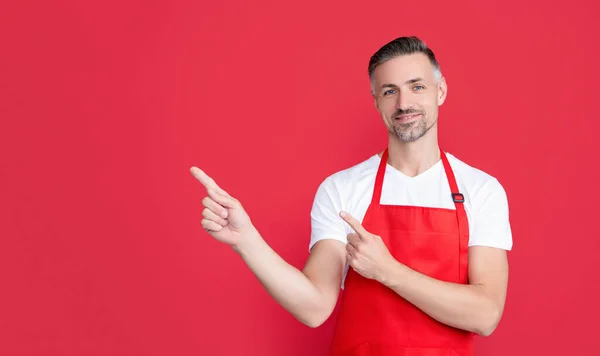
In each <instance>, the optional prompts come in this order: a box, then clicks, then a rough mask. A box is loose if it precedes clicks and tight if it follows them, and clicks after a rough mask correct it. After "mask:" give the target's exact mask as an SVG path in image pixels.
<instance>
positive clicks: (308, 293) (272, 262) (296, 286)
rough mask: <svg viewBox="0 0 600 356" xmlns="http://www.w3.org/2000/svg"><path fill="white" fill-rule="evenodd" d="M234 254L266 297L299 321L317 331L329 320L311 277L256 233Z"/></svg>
mask: <svg viewBox="0 0 600 356" xmlns="http://www.w3.org/2000/svg"><path fill="white" fill-rule="evenodd" d="M234 250H235V251H236V252H237V253H238V254H239V255H240V256H241V258H242V259H243V261H244V262H245V263H246V265H247V266H248V267H249V269H250V270H251V271H252V273H254V275H255V276H256V277H257V279H258V280H259V281H260V283H261V284H262V285H263V287H264V288H265V290H266V291H267V293H268V294H269V295H270V296H271V297H272V298H273V299H274V300H275V301H276V302H277V303H279V304H280V305H281V306H282V307H283V308H284V309H286V310H287V311H288V312H289V313H291V314H292V315H293V316H294V317H295V318H296V319H298V320H299V321H300V322H302V323H303V324H305V325H308V326H310V327H316V326H318V325H320V324H321V323H322V322H323V319H325V318H327V316H328V313H329V312H328V310H326V309H327V303H326V302H324V300H323V298H322V295H321V294H320V292H319V290H318V289H317V288H316V287H315V285H314V284H313V283H312V282H311V281H310V280H309V279H308V277H307V276H306V275H305V274H304V273H302V271H300V270H298V269H297V268H295V267H294V266H292V265H290V264H289V263H287V262H286V261H285V260H283V259H282V258H281V257H280V256H279V255H278V254H277V253H276V252H275V251H274V250H273V249H272V248H271V247H270V246H269V245H268V244H267V243H266V241H265V240H264V239H263V238H262V237H261V236H260V234H259V233H258V232H257V231H256V232H254V233H253V234H252V236H248V239H247V243H245V244H244V245H243V246H237V247H235V248H234Z"/></svg>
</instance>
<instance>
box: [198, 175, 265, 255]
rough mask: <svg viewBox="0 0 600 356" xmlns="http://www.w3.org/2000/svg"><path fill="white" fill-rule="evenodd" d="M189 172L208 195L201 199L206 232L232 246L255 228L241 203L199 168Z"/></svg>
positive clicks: (246, 236)
mask: <svg viewBox="0 0 600 356" xmlns="http://www.w3.org/2000/svg"><path fill="white" fill-rule="evenodd" d="M190 172H191V173H192V175H193V176H194V177H195V178H196V179H198V180H199V181H200V183H202V185H203V186H204V187H205V188H206V190H207V192H208V196H205V197H204V199H202V205H203V206H204V210H203V211H202V217H203V219H202V227H203V228H204V229H205V230H206V232H208V234H209V235H211V236H212V237H214V238H215V239H216V240H218V241H220V242H223V243H226V244H228V245H230V246H232V247H234V248H235V247H237V246H238V245H239V244H240V243H242V242H244V240H246V239H248V238H249V237H250V236H251V234H252V233H254V231H255V230H254V226H253V225H252V222H251V221H250V217H249V216H248V214H247V213H246V211H244V208H243V207H242V204H240V202H239V201H238V200H237V199H235V198H233V197H232V196H231V195H229V194H228V193H227V192H226V191H224V190H223V189H221V188H220V187H219V186H218V185H217V183H215V181H214V180H213V179H212V178H211V177H209V176H208V175H207V174H206V173H204V172H203V171H202V170H201V169H200V168H198V167H192V168H190Z"/></svg>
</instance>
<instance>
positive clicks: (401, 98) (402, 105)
mask: <svg viewBox="0 0 600 356" xmlns="http://www.w3.org/2000/svg"><path fill="white" fill-rule="evenodd" d="M410 107H411V103H410V95H407V93H404V92H400V93H398V96H397V98H396V110H402V111H405V110H407V109H409V108H410Z"/></svg>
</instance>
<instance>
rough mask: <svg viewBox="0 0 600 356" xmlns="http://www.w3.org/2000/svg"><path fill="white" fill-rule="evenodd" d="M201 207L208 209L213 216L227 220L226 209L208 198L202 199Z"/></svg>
mask: <svg viewBox="0 0 600 356" xmlns="http://www.w3.org/2000/svg"><path fill="white" fill-rule="evenodd" d="M202 205H203V206H204V207H205V208H207V209H210V210H211V211H212V212H213V213H214V214H215V215H217V216H220V217H222V218H223V219H227V215H228V214H227V209H225V208H224V207H223V206H222V205H221V204H219V203H217V202H216V201H214V200H213V199H212V198H211V197H210V196H208V197H204V199H202Z"/></svg>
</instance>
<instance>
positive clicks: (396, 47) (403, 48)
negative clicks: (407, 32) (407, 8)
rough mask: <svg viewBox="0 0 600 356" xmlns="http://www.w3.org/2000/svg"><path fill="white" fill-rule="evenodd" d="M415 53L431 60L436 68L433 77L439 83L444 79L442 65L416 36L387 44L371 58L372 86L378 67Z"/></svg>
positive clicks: (370, 73) (370, 76) (397, 39)
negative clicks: (393, 59)
mask: <svg viewBox="0 0 600 356" xmlns="http://www.w3.org/2000/svg"><path fill="white" fill-rule="evenodd" d="M413 53H424V54H425V55H426V56H427V58H429V61H430V62H431V64H432V65H433V68H434V72H433V75H434V77H435V79H436V80H437V81H438V83H439V81H440V80H441V79H442V71H441V69H440V64H439V63H438V61H437V59H436V58H435V54H434V53H433V51H432V50H431V48H429V47H428V46H427V44H425V42H423V41H422V40H421V39H419V38H417V37H415V36H408V37H398V38H396V39H394V40H392V41H390V42H388V43H386V44H385V45H384V46H383V47H381V48H380V49H379V50H378V51H377V52H375V54H373V56H371V59H370V60H369V80H370V81H371V85H373V77H374V74H373V73H375V68H377V66H379V65H381V64H383V63H384V62H386V61H388V60H390V59H392V58H395V57H398V56H402V55H405V54H413Z"/></svg>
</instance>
